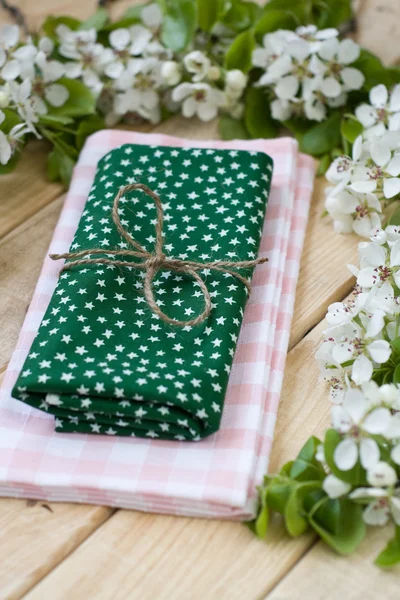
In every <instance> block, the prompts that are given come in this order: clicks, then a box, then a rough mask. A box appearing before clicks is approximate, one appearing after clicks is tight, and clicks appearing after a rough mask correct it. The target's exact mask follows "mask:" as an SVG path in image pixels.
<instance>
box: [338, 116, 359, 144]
mask: <svg viewBox="0 0 400 600" xmlns="http://www.w3.org/2000/svg"><path fill="white" fill-rule="evenodd" d="M363 131H364V127H363V126H362V125H361V123H360V121H358V119H356V117H354V116H353V115H351V114H346V115H344V116H343V118H342V121H341V123H340V133H341V134H342V136H343V137H344V138H345V139H346V140H347V141H348V142H350V144H354V142H355V141H356V139H357V138H358V136H359V135H361V134H362V132H363Z"/></svg>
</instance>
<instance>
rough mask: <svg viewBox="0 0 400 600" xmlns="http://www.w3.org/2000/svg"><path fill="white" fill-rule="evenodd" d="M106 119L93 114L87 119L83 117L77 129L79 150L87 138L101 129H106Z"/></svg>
mask: <svg viewBox="0 0 400 600" xmlns="http://www.w3.org/2000/svg"><path fill="white" fill-rule="evenodd" d="M104 126H105V125H104V119H103V117H100V116H99V115H92V116H91V117H89V118H87V119H83V120H82V121H81V122H80V123H79V126H78V129H77V131H76V146H77V148H78V150H80V149H81V148H82V146H83V144H84V143H85V141H86V138H87V137H88V136H89V135H91V134H92V133H95V132H96V131H99V130H100V129H104Z"/></svg>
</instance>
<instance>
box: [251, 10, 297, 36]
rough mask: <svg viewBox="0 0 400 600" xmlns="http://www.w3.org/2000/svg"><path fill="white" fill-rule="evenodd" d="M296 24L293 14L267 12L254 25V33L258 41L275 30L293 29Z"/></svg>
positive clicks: (283, 11)
mask: <svg viewBox="0 0 400 600" xmlns="http://www.w3.org/2000/svg"><path fill="white" fill-rule="evenodd" d="M298 24H299V22H298V20H297V19H296V16H295V14H294V13H293V12H291V11H289V10H269V11H267V12H265V13H264V14H263V15H262V16H261V17H260V19H259V20H258V21H257V23H256V24H255V25H254V31H255V33H256V36H257V37H258V39H260V38H261V37H262V36H264V35H265V34H266V33H271V32H273V31H276V30H277V29H295V28H296V27H297V26H298Z"/></svg>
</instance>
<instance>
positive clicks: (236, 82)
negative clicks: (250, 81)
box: [225, 69, 247, 91]
mask: <svg viewBox="0 0 400 600" xmlns="http://www.w3.org/2000/svg"><path fill="white" fill-rule="evenodd" d="M225 82H226V86H227V87H228V88H232V89H233V90H240V91H242V90H243V89H244V88H245V87H246V85H247V76H246V75H245V74H244V73H243V72H242V71H240V70H239V69H232V71H228V72H227V74H226V79H225Z"/></svg>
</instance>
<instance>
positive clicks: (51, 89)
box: [45, 83, 69, 106]
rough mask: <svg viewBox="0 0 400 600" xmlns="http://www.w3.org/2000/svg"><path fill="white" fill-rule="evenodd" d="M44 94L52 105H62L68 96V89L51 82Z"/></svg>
mask: <svg viewBox="0 0 400 600" xmlns="http://www.w3.org/2000/svg"><path fill="white" fill-rule="evenodd" d="M45 96H46V100H47V101H48V102H49V103H50V104H51V105H52V106H63V105H64V104H65V103H66V101H67V100H68V98H69V91H68V90H67V88H66V87H65V85H61V84H59V83H52V84H51V85H48V86H47V87H46V91H45Z"/></svg>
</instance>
